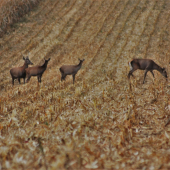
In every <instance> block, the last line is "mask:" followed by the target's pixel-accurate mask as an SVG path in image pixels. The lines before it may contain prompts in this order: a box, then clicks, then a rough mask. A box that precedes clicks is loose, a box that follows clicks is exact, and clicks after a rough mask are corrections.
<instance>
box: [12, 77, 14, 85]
mask: <svg viewBox="0 0 170 170" xmlns="http://www.w3.org/2000/svg"><path fill="white" fill-rule="evenodd" d="M12 85H14V78H13V77H12Z"/></svg>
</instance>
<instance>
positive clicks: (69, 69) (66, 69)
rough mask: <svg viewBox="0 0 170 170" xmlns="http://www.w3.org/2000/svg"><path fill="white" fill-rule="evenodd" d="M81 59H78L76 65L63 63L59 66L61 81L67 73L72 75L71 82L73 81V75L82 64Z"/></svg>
mask: <svg viewBox="0 0 170 170" xmlns="http://www.w3.org/2000/svg"><path fill="white" fill-rule="evenodd" d="M84 60H85V59H83V60H80V59H79V61H80V62H79V64H78V65H63V66H61V67H60V69H59V70H60V72H61V81H63V80H65V78H66V76H67V75H72V76H73V84H74V82H75V76H76V74H77V72H78V71H79V70H80V68H81V66H82V64H83V61H84Z"/></svg>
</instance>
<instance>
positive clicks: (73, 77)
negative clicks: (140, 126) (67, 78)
mask: <svg viewBox="0 0 170 170" xmlns="http://www.w3.org/2000/svg"><path fill="white" fill-rule="evenodd" d="M75 76H76V75H75V74H73V84H74V81H75Z"/></svg>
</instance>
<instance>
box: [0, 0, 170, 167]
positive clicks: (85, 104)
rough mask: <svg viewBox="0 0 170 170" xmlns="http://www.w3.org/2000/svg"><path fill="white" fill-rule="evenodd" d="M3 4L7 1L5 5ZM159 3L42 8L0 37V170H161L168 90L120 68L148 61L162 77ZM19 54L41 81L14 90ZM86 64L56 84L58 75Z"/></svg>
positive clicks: (164, 42) (166, 39)
mask: <svg viewBox="0 0 170 170" xmlns="http://www.w3.org/2000/svg"><path fill="white" fill-rule="evenodd" d="M9 2H10V1H9ZM169 9H170V3H169V2H168V1H166V0H160V1H157V0H143V1H140V0H100V1H96V0H73V1H69V0H57V1H55V0H44V1H42V2H41V3H40V4H39V5H38V7H37V8H36V10H35V11H32V12H30V13H28V16H26V17H25V20H26V21H27V22H22V21H20V22H19V23H15V25H16V29H15V32H13V31H12V29H8V34H4V35H3V37H2V39H0V44H1V45H0V89H1V92H0V113H1V114H0V169H5V168H6V169H169V168H170V164H169V146H170V128H169V121H170V118H169V112H170V102H169V99H170V85H169V82H166V81H165V79H164V77H162V75H160V74H159V73H158V72H156V71H155V77H156V78H155V80H153V78H152V76H151V74H149V73H148V75H147V77H146V83H145V84H144V85H143V84H142V80H143V75H144V72H143V71H136V72H135V73H134V75H135V78H131V81H130V82H131V84H129V82H128V80H127V74H128V71H129V68H128V64H127V63H128V61H129V60H131V59H132V58H134V57H137V58H151V59H153V60H154V61H155V62H156V63H158V64H160V65H161V66H164V67H165V68H166V69H167V72H168V75H169V73H170V72H169V53H170V48H169V46H170V34H169V33H170V25H169V24H170V17H169ZM21 52H22V53H23V54H25V55H27V54H28V53H30V60H31V61H32V62H33V63H34V64H35V65H38V64H42V63H43V58H44V57H46V58H48V57H50V58H51V60H50V61H49V64H48V67H47V70H46V71H45V73H44V75H43V77H42V83H41V84H37V79H36V78H31V80H30V82H29V83H28V84H21V85H19V84H18V82H17V81H16V82H15V85H14V86H12V83H11V81H12V80H11V77H10V74H9V70H10V68H12V67H15V66H21V65H22V64H23V60H22V56H21ZM78 58H85V61H84V63H83V67H82V68H81V70H80V71H79V72H78V74H77V75H76V82H75V85H72V77H71V76H68V77H67V78H66V81H65V82H60V72H59V68H60V66H61V65H63V64H76V63H78Z"/></svg>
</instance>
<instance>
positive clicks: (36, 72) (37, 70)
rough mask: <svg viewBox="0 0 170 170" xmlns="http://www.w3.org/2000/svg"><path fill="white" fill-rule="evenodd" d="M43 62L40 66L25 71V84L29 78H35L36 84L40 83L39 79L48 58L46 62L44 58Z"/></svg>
mask: <svg viewBox="0 0 170 170" xmlns="http://www.w3.org/2000/svg"><path fill="white" fill-rule="evenodd" d="M44 60H45V63H44V64H43V65H42V66H35V67H29V68H27V69H26V77H27V82H28V81H29V80H30V78H31V76H37V79H38V82H40V83H41V77H42V75H43V73H44V71H45V70H46V68H47V64H48V62H49V61H50V58H49V59H48V60H46V59H45V58H44Z"/></svg>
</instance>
